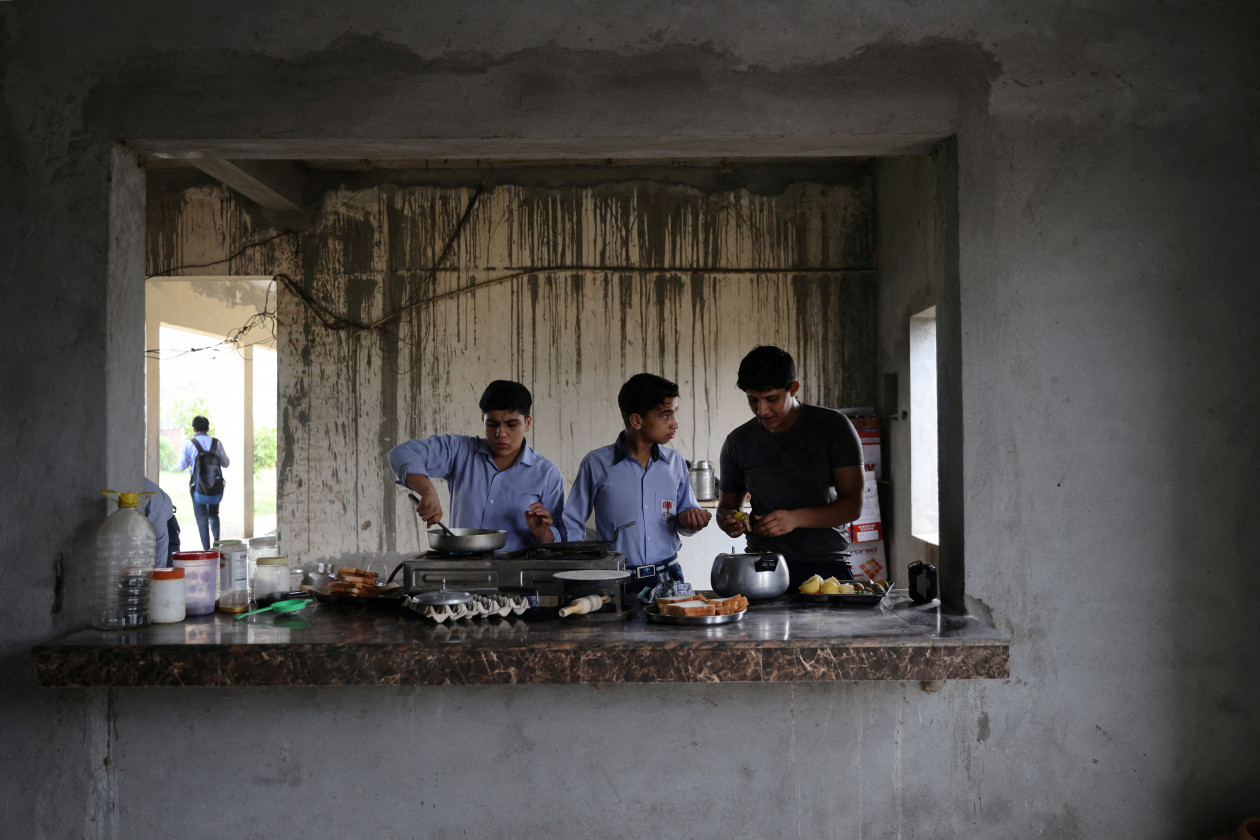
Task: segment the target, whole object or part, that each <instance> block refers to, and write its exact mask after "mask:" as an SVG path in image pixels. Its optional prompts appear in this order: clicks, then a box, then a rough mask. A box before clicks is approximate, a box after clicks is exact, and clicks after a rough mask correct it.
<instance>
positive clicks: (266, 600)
mask: <svg viewBox="0 0 1260 840" xmlns="http://www.w3.org/2000/svg"><path fill="white" fill-rule="evenodd" d="M288 594H289V561H288V558H285V557H259V558H258V568H257V569H255V570H254V601H255V603H257V604H258V606H260V607H265V606H268V605H269V604H274V603H275V602H276V601H280V600H283V599H284V598H285V597H286V596H287V595H288Z"/></svg>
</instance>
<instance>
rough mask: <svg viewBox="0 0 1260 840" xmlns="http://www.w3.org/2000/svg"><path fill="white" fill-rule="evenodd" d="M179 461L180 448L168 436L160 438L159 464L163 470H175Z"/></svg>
mask: <svg viewBox="0 0 1260 840" xmlns="http://www.w3.org/2000/svg"><path fill="white" fill-rule="evenodd" d="M178 463H179V450H178V449H176V448H175V444H173V443H171V442H170V441H169V440H167V439H166V438H160V439H159V440H158V465H159V467H160V468H161V470H162V472H174V471H175V466H176V465H177V464H178Z"/></svg>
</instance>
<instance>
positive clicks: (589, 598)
mask: <svg viewBox="0 0 1260 840" xmlns="http://www.w3.org/2000/svg"><path fill="white" fill-rule="evenodd" d="M610 600H611V599H610V598H609V597H608V596H607V595H583V596H582V597H581V598H574V599H573V600H572V601H570V602H569V606H567V607H561V608H560V617H561V618H564V617H565V616H566V615H582V614H583V613H589V612H595V610H597V609H599V608H600V607H602V606H604V604H607V603H608V602H609V601H610Z"/></svg>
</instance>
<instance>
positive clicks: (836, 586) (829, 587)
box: [818, 577, 840, 595]
mask: <svg viewBox="0 0 1260 840" xmlns="http://www.w3.org/2000/svg"><path fill="white" fill-rule="evenodd" d="M818 591H819V592H821V593H822V594H823V595H839V594H840V581H838V580H836V579H835V578H833V577H831V578H827V579H826V580H824V581H823V582H822V586H820V587H818Z"/></svg>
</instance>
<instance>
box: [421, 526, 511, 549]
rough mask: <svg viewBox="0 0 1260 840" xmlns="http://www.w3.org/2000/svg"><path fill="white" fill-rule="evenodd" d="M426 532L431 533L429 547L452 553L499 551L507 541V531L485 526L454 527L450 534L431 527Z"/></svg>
mask: <svg viewBox="0 0 1260 840" xmlns="http://www.w3.org/2000/svg"><path fill="white" fill-rule="evenodd" d="M426 533H427V534H428V535H429V548H431V549H433V550H434V551H449V552H451V553H452V554H461V553H470V554H471V553H473V552H478V551H498V550H499V549H500V548H503V546H504V545H505V544H506V543H507V531H491V530H487V529H484V528H452V529H451V533H450V534H448V533H446V532H445V531H443V530H442V529H441V528H430V529H429V530H428V531H427V532H426ZM452 535H453V536H452Z"/></svg>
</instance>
